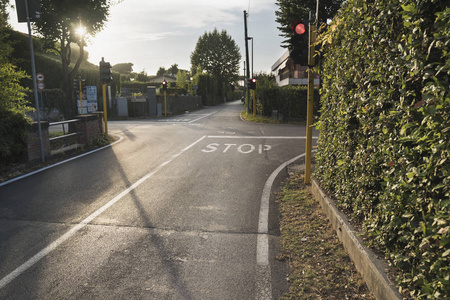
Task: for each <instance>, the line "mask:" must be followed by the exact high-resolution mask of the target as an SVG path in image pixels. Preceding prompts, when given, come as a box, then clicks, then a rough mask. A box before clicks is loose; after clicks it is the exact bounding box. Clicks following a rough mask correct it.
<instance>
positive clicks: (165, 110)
mask: <svg viewBox="0 0 450 300" xmlns="http://www.w3.org/2000/svg"><path fill="white" fill-rule="evenodd" d="M166 98H167V93H166V91H164V117H167V101H166Z"/></svg>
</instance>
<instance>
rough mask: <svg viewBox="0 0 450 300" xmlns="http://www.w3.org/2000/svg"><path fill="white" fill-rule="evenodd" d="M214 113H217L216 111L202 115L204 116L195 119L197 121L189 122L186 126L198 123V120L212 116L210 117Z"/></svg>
mask: <svg viewBox="0 0 450 300" xmlns="http://www.w3.org/2000/svg"><path fill="white" fill-rule="evenodd" d="M215 113H217V111H214V112H212V113H210V114H207V115H204V116H202V117H200V118H197V119H194V120H192V121H189V122H188V124H191V123H194V122H196V121H198V120H201V119H203V118H206V117H209V116H212V115H213V114H215Z"/></svg>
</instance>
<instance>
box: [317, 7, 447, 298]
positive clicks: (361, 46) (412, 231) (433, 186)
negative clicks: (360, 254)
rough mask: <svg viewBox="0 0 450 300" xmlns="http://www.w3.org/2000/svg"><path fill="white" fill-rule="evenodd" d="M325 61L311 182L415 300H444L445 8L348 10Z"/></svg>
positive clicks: (329, 40)
mask: <svg viewBox="0 0 450 300" xmlns="http://www.w3.org/2000/svg"><path fill="white" fill-rule="evenodd" d="M321 40H322V42H323V45H324V51H325V62H324V66H323V74H322V79H323V88H322V90H321V104H322V110H321V117H320V122H319V123H318V127H319V129H320V139H319V143H318V154H317V166H316V171H315V176H316V177H317V178H318V179H319V181H320V183H321V185H322V186H323V187H324V188H326V189H327V190H328V191H329V192H331V193H332V194H334V196H335V197H336V201H337V202H338V204H339V206H340V207H341V208H344V209H347V210H348V211H349V212H350V214H351V216H350V217H351V218H354V219H356V218H357V219H359V220H361V221H362V223H363V227H364V230H365V232H366V234H367V235H368V236H369V239H368V240H370V241H371V243H373V246H375V247H376V248H378V249H381V250H382V251H384V252H385V254H386V256H387V257H388V258H389V260H390V262H391V263H392V265H393V266H394V267H395V268H396V269H397V270H398V272H399V274H398V277H397V280H398V284H399V287H400V290H401V291H402V292H403V293H404V295H407V297H412V298H440V299H444V298H448V297H450V275H449V274H450V272H449V266H450V263H449V256H450V236H449V223H450V214H449V207H450V200H449V199H450V165H449V163H450V161H449V151H450V142H449V141H450V122H449V120H450V97H449V74H450V62H449V41H450V8H449V7H446V6H445V4H444V1H432V0H429V1H423V0H417V1H411V0H404V1H398V0H375V1H371V2H370V4H369V3H367V2H366V1H357V0H349V1H348V2H346V3H345V4H344V5H343V7H342V8H341V10H340V12H339V13H338V14H337V15H336V17H335V18H334V20H333V22H332V24H331V25H330V26H329V28H328V31H327V32H326V33H325V34H324V35H323V36H322V39H321Z"/></svg>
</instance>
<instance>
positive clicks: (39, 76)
mask: <svg viewBox="0 0 450 300" xmlns="http://www.w3.org/2000/svg"><path fill="white" fill-rule="evenodd" d="M36 79H37V81H44V74H42V73H37V74H36Z"/></svg>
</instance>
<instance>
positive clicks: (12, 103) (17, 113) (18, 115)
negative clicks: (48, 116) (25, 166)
mask: <svg viewBox="0 0 450 300" xmlns="http://www.w3.org/2000/svg"><path fill="white" fill-rule="evenodd" d="M8 6H9V1H8V0H0V86H1V89H0V136H1V138H0V165H8V164H10V163H13V162H16V161H18V160H19V159H20V157H21V155H22V154H23V152H24V149H26V144H25V136H26V126H25V125H26V124H27V122H28V119H27V118H26V116H25V112H27V111H31V110H32V108H31V107H29V106H28V105H27V104H28V103H27V101H26V100H25V93H24V92H25V88H24V87H22V86H21V85H20V80H21V79H23V78H26V77H27V75H26V74H25V72H24V71H19V70H17V67H16V66H15V65H14V64H12V63H11V57H10V54H11V51H12V47H11V45H9V44H8V42H6V41H5V40H6V38H7V37H8V33H7V32H6V30H7V29H8V28H9V27H10V26H9V24H8V11H7V8H8Z"/></svg>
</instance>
